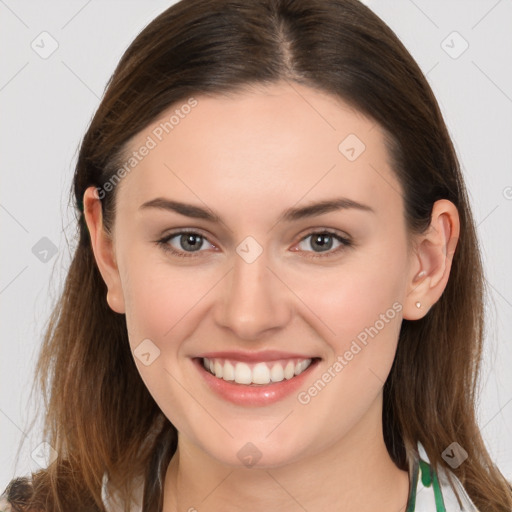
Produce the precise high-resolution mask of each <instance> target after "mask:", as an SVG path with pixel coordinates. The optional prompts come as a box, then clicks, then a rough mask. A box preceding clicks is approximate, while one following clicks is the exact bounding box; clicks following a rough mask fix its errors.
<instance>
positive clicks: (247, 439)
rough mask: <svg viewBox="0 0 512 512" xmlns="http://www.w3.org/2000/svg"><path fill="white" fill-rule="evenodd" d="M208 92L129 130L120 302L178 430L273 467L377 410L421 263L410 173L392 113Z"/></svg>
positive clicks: (286, 90) (352, 428)
mask: <svg viewBox="0 0 512 512" xmlns="http://www.w3.org/2000/svg"><path fill="white" fill-rule="evenodd" d="M195 101H196V103H195V104H194V106H193V107H191V108H181V109H180V107H181V106H180V105H177V106H174V107H173V108H172V109H170V111H169V112H166V113H165V115H162V116H161V117H160V119H158V120H157V121H156V122H155V123H154V124H152V125H151V126H149V127H148V128H147V129H146V130H144V131H143V132H141V133H140V134H138V135H137V136H136V137H135V138H134V139H133V140H132V141H131V142H130V145H129V148H128V151H127V160H128V158H129V157H130V155H131V156H132V157H133V152H134V151H135V152H137V155H138V156H135V157H134V158H137V163H136V165H135V166H134V167H133V169H130V171H129V172H126V176H125V177H123V178H122V180H121V182H120V183H119V184H118V185H117V190H116V193H117V199H116V201H117V212H116V218H115V223H114V229H113V248H114V253H115V261H116V265H117V269H118V275H119V294H118V295H119V296H118V298H117V302H116V304H118V306H117V308H118V310H119V312H123V313H125V314H126V320H127V326H128V331H129V339H130V345H131V349H132V351H133V352H134V359H135V362H136V364H137V368H138V370H139V372H140V375H141V377H142V379H143V381H144V382H145V384H146V386H147V388H148V389H149V391H150V393H151V394H152V396H153V397H154V399H155V400H156V402H157V403H158V405H159V406H160V408H161V409H162V411H163V412H164V413H165V415H166V416H167V417H168V418H169V419H170V421H171V422H172V423H173V424H174V425H175V426H176V427H177V429H178V431H179V433H180V441H182V440H187V441H188V442H189V444H190V445H191V446H194V447H195V448H196V449H197V450H201V452H203V453H204V454H206V455H207V456H210V457H212V458H213V459H215V460H218V461H221V462H223V463H226V464H233V465H240V464H244V463H247V460H249V459H250V458H251V457H252V459H251V460H258V465H259V466H261V467H265V466H266V467H274V466H278V465H282V464H286V463H289V462H292V461H295V460H298V459H300V458H303V457H307V456H311V455H314V454H315V453H319V452H320V451H321V450H325V449H327V448H329V447H333V446H334V445H336V444H340V443H342V442H344V440H347V439H348V438H350V437H353V436H354V435H355V432H356V431H357V430H358V429H359V431H361V432H362V431H363V427H362V425H366V427H365V428H366V429H367V430H366V432H367V433H368V428H369V429H372V428H377V424H378V423H379V422H381V409H379V407H380V404H381V397H382V388H383V385H384V381H385V380H386V377H387V375H388V373H389V371H390V368H391V365H392V362H393V359H394V355H395V350H396V346H397V339H398V333H399V329H400V324H401V321H402V305H403V303H404V300H405V299H406V292H407V279H408V276H409V268H410V253H409V250H408V247H409V246H408V238H407V231H406V226H405V218H404V211H403V199H402V196H401V186H400V184H399V183H398V181H397V179H396V177H395V175H394V173H393V171H392V169H391V167H390V165H389V163H388V158H389V155H388V153H387V150H386V147H385V145H384V138H383V133H382V131H381V129H380V127H379V126H378V125H377V124H376V123H375V122H373V121H372V120H370V119H368V118H365V117H364V116H362V115H361V114H360V113H358V112H356V111H354V110H353V109H351V108H350V107H349V106H348V105H347V104H345V103H343V102H342V101H341V100H339V99H336V98H334V97H331V96H329V95H327V94H325V93H322V92H319V91H315V90H313V89H310V88H306V87H303V86H299V85H294V86H293V88H291V87H290V86H289V85H287V84H284V83H281V84H276V85H273V86H269V87H265V88H264V87H260V88H257V89H256V88H255V89H254V90H251V91H247V92H244V93H237V94H233V95H231V96H229V97H228V96H216V97H206V96H195ZM183 104H184V105H185V104H186V102H183ZM177 109H178V110H179V111H180V115H178V116H177V117H176V116H175V119H174V120H173V121H172V122H171V123H172V127H171V125H170V124H169V119H170V117H171V115H173V113H174V112H175V110H177ZM185 112H186V113H185ZM178 118H179V121H178V122H176V119H178ZM166 122H168V124H167V125H165V123H166ZM163 126H164V127H165V128H163ZM143 146H146V147H147V148H149V149H148V150H147V151H145V150H142V151H141V150H140V148H142V147H143ZM142 153H144V155H142ZM133 163H134V161H132V164H133ZM324 202H326V203H329V205H330V206H325V205H324V207H323V208H321V207H315V205H319V204H322V203H324ZM178 203H179V204H178ZM185 204H186V205H190V206H187V207H185V206H183V205H185ZM180 205H181V206H180ZM112 293H113V294H115V293H116V292H115V291H114V292H112ZM205 365H206V366H207V367H208V370H206V369H205ZM210 366H211V371H210ZM212 372H213V373H215V374H216V375H215V376H214V375H213V374H212ZM248 458H249V459H248Z"/></svg>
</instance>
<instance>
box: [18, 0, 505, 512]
mask: <svg viewBox="0 0 512 512" xmlns="http://www.w3.org/2000/svg"><path fill="white" fill-rule="evenodd" d="M279 80H287V81H288V82H289V83H291V84H292V83H294V82H296V83H301V84H304V85H306V86H310V87H313V88H316V89H318V90H320V91H324V92H326V93H329V94H333V95H336V96H338V97H340V98H342V99H343V100H344V101H346V102H348V103H349V104H350V105H352V106H353V107H354V108H356V109H357V110H359V111H360V112H362V113H363V114H365V115H367V116H369V117H370V118H372V119H374V120H375V121H376V122H377V123H379V124H380V125H381V127H382V128H383V129H384V130H385V133H386V134H387V139H388V140H387V144H388V149H389V152H390V157H391V159H392V162H393V168H394V171H395V172H396V174H397V177H398V178H399V180H400V182H401V184H402V187H403V190H404V197H403V200H404V204H405V212H406V213H405V214H406V218H407V225H408V229H409V230H410V232H411V233H419V232H422V231H423V230H424V229H425V228H426V227H427V226H428V225H429V223H430V215H431V211H432V206H433V204H434V202H435V201H436V200H438V199H442V198H445V199H448V200H450V201H452V202H453V203H454V204H455V206H456V207H457V209H458V212H459V217H460V224H461V226H460V239H459V244H458V246H457V249H456V252H455V255H454V260H453V265H452V270H451V275H450V278H449V281H448V284H447V286H446V289H445V291H444V293H443V295H442V296H441V298H440V299H439V301H438V302H437V303H436V304H435V305H433V306H432V308H431V309H430V311H429V312H428V314H427V315H426V316H425V317H423V318H422V319H421V320H418V321H407V320H404V321H403V323H402V327H401V331H400V336H399V343H398V348H397V352H396V357H395V361H394V364H393V366H392V369H391V372H390V375H389V377H388V379H387V381H386V383H385V386H384V409H383V428H384V436H385V442H386V445H387V447H388V450H389V453H390V455H391V456H392V458H393V460H394V461H395V463H396V465H397V466H398V467H399V468H401V469H404V470H405V469H407V459H408V457H411V456H413V452H414V451H415V450H416V446H417V442H418V441H419V442H421V443H422V444H423V446H424V448H425V450H426V452H427V454H428V456H429V459H430V461H431V463H432V465H433V466H434V467H435V468H437V467H438V466H442V467H444V468H446V469H451V468H449V467H448V466H447V465H446V463H445V461H444V459H443V458H442V456H441V454H442V452H443V450H444V449H445V448H446V447H448V446H449V445H450V444H451V443H452V442H454V441H456V442H457V443H459V444H460V445H461V446H462V447H463V448H464V449H465V450H466V451H467V453H468V459H467V460H466V461H465V462H464V463H463V464H461V465H460V466H459V467H458V468H457V469H455V470H453V471H454V472H455V474H456V476H457V477H458V478H459V479H460V480H461V482H462V484H463V485H464V487H465V488H466V490H467V492H468V494H469V496H470V497H471V498H472V500H473V501H474V503H475V504H476V505H477V507H478V508H479V510H480V511H482V512H486V511H489V512H491V511H492V512H498V511H503V512H505V511H507V512H510V510H511V508H512V490H511V486H510V484H509V483H508V482H507V481H506V480H505V478H504V477H503V475H502V474H501V473H500V471H499V470H498V468H497V467H496V466H495V465H494V464H493V462H492V460H491V459H490V457H489V454H488V452H487V450H486V447H485V445H484V442H483V440H482V437H481V434H480V432H479V428H478V425H477V421H476V417H475V399H476V392H477V384H478V378H479V368H480V360H481V354H482V341H483V327H484V324H483V294H484V291H485V290H484V285H483V272H482V263H481V259H480V253H479V248H478V242H477V238H476V234H475V226H474V222H473V218H472V214H471V210H470V206H469V202H468V197H467V194H466V190H465V186H464V182H463V178H462V175H461V171H460V168H459V163H458V161H457V156H456V153H455V150H454V147H453V145H452V142H451V140H450V137H449V134H448V131H447V128H446V126H445V123H444V121H443V118H442V115H441V112H440V109H439V106H438V104H437V101H436V99H435V97H434V95H433V93H432V90H431V88H430V87H429V85H428V83H427V81H426V79H425V77H424V75H423V74H422V72H421V70H420V68H419V67H418V65H417V64H416V63H415V61H414V60H413V58H412V57H411V55H410V54H409V52H408V51H407V50H406V49H405V47H404V46H403V45H402V43H401V42H400V41H399V39H398V38H397V37H396V35H395V34H394V32H393V31H392V30H391V29H390V28H389V27H388V26H387V25H386V24H385V23H384V22H383V21H382V20H380V19H379V18H378V17H377V16H376V15H375V14H374V13H373V12H372V11H371V10H370V9H368V8H367V7H365V6H364V5H363V4H361V3H360V2H358V1H357V0H316V1H311V0H261V1H255V2H246V1H245V0H186V1H185V0H183V1H181V2H179V3H177V4H175V5H173V6H172V7H170V8H169V9H167V10H166V11H165V12H163V13H162V14H161V15H160V16H158V17H157V18H156V19H155V20H154V21H152V22H151V23H150V24H149V25H148V26H147V27H146V28H145V29H144V30H143V31H142V32H141V33H140V34H139V35H138V36H137V38H136V39H135V40H134V41H133V43H132V44H131V46H130V47H129V48H128V49H127V51H126V52H125V54H124V55H123V57H122V59H121V61H120V62H119V64H118V66H117V69H116V70H115V72H114V74H113V76H112V77H111V79H110V81H109V83H108V86H107V88H106V91H105V94H104V97H103V99H102V101H101V104H100V106H99V108H98V110H97V112H96V114H95V116H94V118H93V119H92V122H91V124H90V126H89V128H88V130H87V132H86V134H85V136H84V138H83V141H82V144H81V147H80V152H79V156H78V161H77V165H76V172H75V176H74V183H73V193H74V202H75V205H76V211H77V225H78V233H77V236H78V244H77V247H76V250H75V252H74V257H73V260H72V263H71V266H70V269H69V273H68V275H67V280H66V283H65V287H64V290H63V293H62V296H61V298H60V300H59V302H58V303H57V304H56V306H55V309H54V312H53V314H52V316H51V319H50V323H49V327H48V330H47V332H46V335H45V339H44V343H43V346H42V350H41V354H40V358H39V361H38V366H37V378H38V382H39V385H40V386H41V388H42V391H43V394H44V396H45V397H46V401H45V407H46V416H45V420H46V428H45V437H46V439H47V440H48V442H49V443H50V444H51V445H52V446H53V448H54V449H55V450H57V452H58V458H57V460H56V461H55V462H54V463H53V464H51V465H50V466H49V468H47V469H46V470H42V471H40V472H39V473H37V474H35V475H34V483H33V491H32V493H33V496H32V498H33V500H32V501H33V503H32V505H31V506H30V507H29V508H28V509H31V510H39V509H41V510H47V511H68V510H102V509H103V507H102V504H101V483H102V476H103V474H104V473H105V472H107V473H108V475H109V478H110V481H111V482H112V483H113V484H114V485H115V486H116V487H117V489H119V492H120V493H121V496H123V497H124V498H125V500H126V503H128V499H129V497H130V493H131V491H133V482H134V479H135V478H136V477H141V476H142V477H144V478H145V482H146V485H145V491H144V503H145V508H144V510H145V511H157V510H160V509H161V506H162V495H163V480H164V476H165V470H166V468H167V465H168V463H169V461H170V459H171V457H172V455H173V454H174V452H175V450H176V445H177V432H176V429H175V427H174V426H173V425H172V424H171V423H170V422H169V420H168V419H167V418H166V417H165V416H164V415H163V413H162V412H161V410H160V409H159V407H158V406H157V404H156V403H155V401H154V400H153V398H152V397H151V395H150V394H149V392H148V390H147V389H146V387H145V385H144V383H143V381H142V379H141V378H140V376H139V373H138V371H137V368H136V366H135V363H134V361H133V357H132V354H131V352H130V348H129V343H128V335H127V329H126V321H125V317H124V315H119V314H117V313H115V312H113V311H112V310H111V309H110V308H109V306H108V304H107V302H106V292H107V289H106V286H105V283H104V282H103V280H102V278H101V275H100V273H99V271H98V268H97V266H96V263H95V259H94V256H93V252H92V249H91V243H90V238H89V233H88V230H87V226H86V224H85V222H84V217H83V204H82V198H83V195H84V192H85V190H86V188H87V187H89V186H95V187H100V188H101V187H103V185H104V184H105V183H106V182H108V181H109V180H110V179H111V178H112V176H114V173H116V171H117V170H118V169H119V165H121V162H122V156H123V152H124V151H125V150H126V147H127V143H128V142H129V141H130V139H131V138H132V137H133V136H134V135H136V134H137V133H139V132H140V131H141V130H142V129H144V128H145V127H147V126H148V124H149V123H150V122H151V121H153V120H155V119H156V117H157V116H159V115H161V114H162V113H163V112H164V111H165V110H167V109H169V108H170V107H171V106H173V105H177V104H179V103H180V102H186V101H187V99H189V98H190V97H192V96H200V95H205V94H208V95H216V94H221V93H225V92H229V91H233V92H236V91H238V90H240V89H242V88H244V87H247V86H251V85H254V84H272V83H275V82H277V81H279ZM102 208H103V216H104V221H105V224H106V227H107V228H109V227H110V226H112V223H113V222H114V217H115V187H113V190H112V191H111V192H109V193H106V194H104V197H102Z"/></svg>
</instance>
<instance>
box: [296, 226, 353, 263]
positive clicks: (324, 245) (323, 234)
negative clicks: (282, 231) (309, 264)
mask: <svg viewBox="0 0 512 512" xmlns="http://www.w3.org/2000/svg"><path fill="white" fill-rule="evenodd" d="M309 238H311V240H310V242H309V243H307V242H306V240H308V239H309ZM334 243H338V244H339V245H338V246H337V248H336V249H335V250H334V251H332V250H331V249H332V247H333V244H334ZM300 244H305V245H306V246H309V247H311V248H313V251H308V250H307V249H304V248H301V250H304V251H305V252H314V253H317V254H313V255H309V256H306V257H308V258H324V257H329V256H333V255H335V254H338V253H339V252H340V251H343V250H344V249H345V248H347V247H351V246H352V242H351V240H349V239H348V238H347V237H344V236H341V235H339V234H337V233H334V232H332V231H328V230H323V231H313V232H311V233H309V234H308V235H306V236H305V237H304V238H303V239H302V240H301V241H300V242H299V245H300ZM316 249H318V251H316ZM321 253H325V254H321Z"/></svg>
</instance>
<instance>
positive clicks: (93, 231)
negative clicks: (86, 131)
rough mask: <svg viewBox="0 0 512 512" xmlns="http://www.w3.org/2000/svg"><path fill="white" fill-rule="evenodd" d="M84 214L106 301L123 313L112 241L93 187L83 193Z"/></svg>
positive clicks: (119, 281) (120, 287)
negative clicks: (105, 293)
mask: <svg viewBox="0 0 512 512" xmlns="http://www.w3.org/2000/svg"><path fill="white" fill-rule="evenodd" d="M83 199H84V201H83V202H84V216H85V222H86V224H87V228H88V230H89V235H90V240H91V245H92V250H93V253H94V258H95V260H96V264H97V265H98V269H99V271H100V274H101V276H102V277H103V281H105V284H106V285H107V289H108V292H107V297H106V299H107V302H108V305H109V306H110V308H111V309H112V310H113V311H115V312H116V313H121V314H124V312H125V305H124V296H123V290H122V286H121V279H120V275H119V269H118V267H117V262H116V257H115V252H114V243H113V240H112V238H111V236H110V235H109V234H108V233H107V232H106V230H105V228H104V225H103V215H102V209H101V201H100V199H99V197H98V194H97V192H96V188H95V187H89V188H88V189H87V190H86V191H85V193H84V198H83Z"/></svg>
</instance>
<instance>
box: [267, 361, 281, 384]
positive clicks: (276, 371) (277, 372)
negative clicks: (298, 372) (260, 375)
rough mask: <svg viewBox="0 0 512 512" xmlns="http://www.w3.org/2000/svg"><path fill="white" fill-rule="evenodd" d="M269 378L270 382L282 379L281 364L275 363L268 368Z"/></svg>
mask: <svg viewBox="0 0 512 512" xmlns="http://www.w3.org/2000/svg"><path fill="white" fill-rule="evenodd" d="M270 378H271V379H272V382H281V381H282V380H283V379H284V370H283V365H281V364H275V365H274V366H272V370H270Z"/></svg>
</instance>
